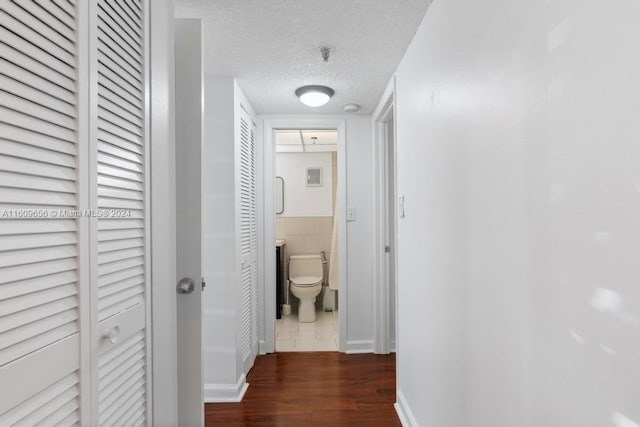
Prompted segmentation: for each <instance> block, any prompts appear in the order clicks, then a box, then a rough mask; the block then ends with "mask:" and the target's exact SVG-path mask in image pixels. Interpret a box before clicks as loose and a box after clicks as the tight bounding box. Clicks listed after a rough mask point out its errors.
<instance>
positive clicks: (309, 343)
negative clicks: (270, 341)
mask: <svg viewBox="0 0 640 427" xmlns="http://www.w3.org/2000/svg"><path fill="white" fill-rule="evenodd" d="M276 351H338V313H337V312H331V311H318V312H316V321H315V322H313V323H300V322H298V316H297V314H295V313H294V314H292V315H290V316H282V319H276Z"/></svg>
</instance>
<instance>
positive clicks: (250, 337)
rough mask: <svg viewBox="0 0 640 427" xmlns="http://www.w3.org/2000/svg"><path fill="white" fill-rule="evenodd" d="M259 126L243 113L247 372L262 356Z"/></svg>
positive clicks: (242, 299) (242, 267)
mask: <svg viewBox="0 0 640 427" xmlns="http://www.w3.org/2000/svg"><path fill="white" fill-rule="evenodd" d="M255 129H256V125H255V124H254V123H253V121H252V120H251V116H250V115H249V113H247V112H246V111H245V110H244V109H243V108H241V109H240V138H239V141H240V144H239V149H240V152H239V156H238V161H239V168H238V170H239V176H238V178H239V188H240V191H239V195H238V196H239V197H238V199H239V203H240V209H239V212H240V216H239V221H240V227H239V228H240V319H241V334H240V336H241V346H240V347H241V354H242V364H243V371H244V372H245V373H246V372H248V371H249V369H250V368H251V367H252V366H253V362H254V360H255V358H256V355H257V354H258V245H257V229H256V224H257V217H256V212H257V209H256V143H255Z"/></svg>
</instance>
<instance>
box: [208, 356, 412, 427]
mask: <svg viewBox="0 0 640 427" xmlns="http://www.w3.org/2000/svg"><path fill="white" fill-rule="evenodd" d="M395 366H396V364H395V355H392V354H391V355H376V354H350V355H346V354H343V353H337V352H336V353H334V352H326V353H325V352H321V353H320V352H319V353H275V354H270V355H261V356H258V358H257V359H256V362H255V366H254V367H253V369H252V370H251V372H250V373H249V376H248V378H247V381H248V382H249V384H250V387H249V389H248V390H247V393H246V395H245V396H244V398H243V399H242V402H241V403H215V404H207V405H206V408H205V425H206V426H207V427H213V426H225V427H239V426H252V427H253V426H302V425H304V426H348V425H354V426H363V425H367V426H385V427H392V426H399V425H400V421H399V420H398V417H397V415H396V413H395V411H394V409H393V403H394V401H395V392H396V389H395V380H396V376H395ZM302 372H304V375H302V374H301V373H302Z"/></svg>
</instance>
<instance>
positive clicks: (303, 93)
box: [295, 85, 335, 107]
mask: <svg viewBox="0 0 640 427" xmlns="http://www.w3.org/2000/svg"><path fill="white" fill-rule="evenodd" d="M295 94H296V96H297V97H298V98H299V99H300V102H302V103H303V104H305V105H307V106H309V107H321V106H323V105H325V104H326V103H328V102H329V101H330V100H331V97H332V96H333V95H334V94H335V91H334V90H333V89H331V88H330V87H328V86H321V85H309V86H302V87H299V88H298V89H296V92H295Z"/></svg>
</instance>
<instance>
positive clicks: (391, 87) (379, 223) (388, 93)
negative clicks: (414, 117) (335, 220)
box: [372, 77, 397, 354]
mask: <svg viewBox="0 0 640 427" xmlns="http://www.w3.org/2000/svg"><path fill="white" fill-rule="evenodd" d="M394 104H395V77H393V78H392V79H391V81H390V82H389V84H388V85H387V88H386V89H385V91H384V94H383V95H382V98H381V100H380V103H379V104H378V107H377V108H376V110H375V111H374V113H373V115H372V126H373V138H374V148H373V168H372V170H373V177H372V182H373V209H372V212H373V319H374V321H373V340H374V352H375V353H381V354H387V353H389V352H390V351H391V343H390V341H391V334H390V327H391V317H390V309H389V289H388V288H389V283H388V281H387V280H385V278H386V277H387V266H386V256H385V251H384V247H385V243H386V242H385V235H386V230H387V225H388V220H387V215H386V211H387V209H386V206H387V205H386V203H387V200H386V199H387V195H386V192H385V187H386V186H385V182H386V178H385V163H386V162H387V153H386V150H385V146H386V144H387V135H388V124H387V122H388V121H389V120H390V114H391V112H392V111H393V114H395V110H393V108H394ZM391 118H392V117H391ZM394 131H395V129H394ZM394 139H395V138H394ZM394 143H395V141H394ZM394 182H395V181H394ZM394 234H397V233H394ZM394 249H395V250H394V253H395V254H396V259H397V245H396V246H395V247H394ZM396 265H397V262H396ZM396 299H397V297H396ZM396 317H397V311H396ZM396 336H397V334H396ZM394 347H395V345H394Z"/></svg>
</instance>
